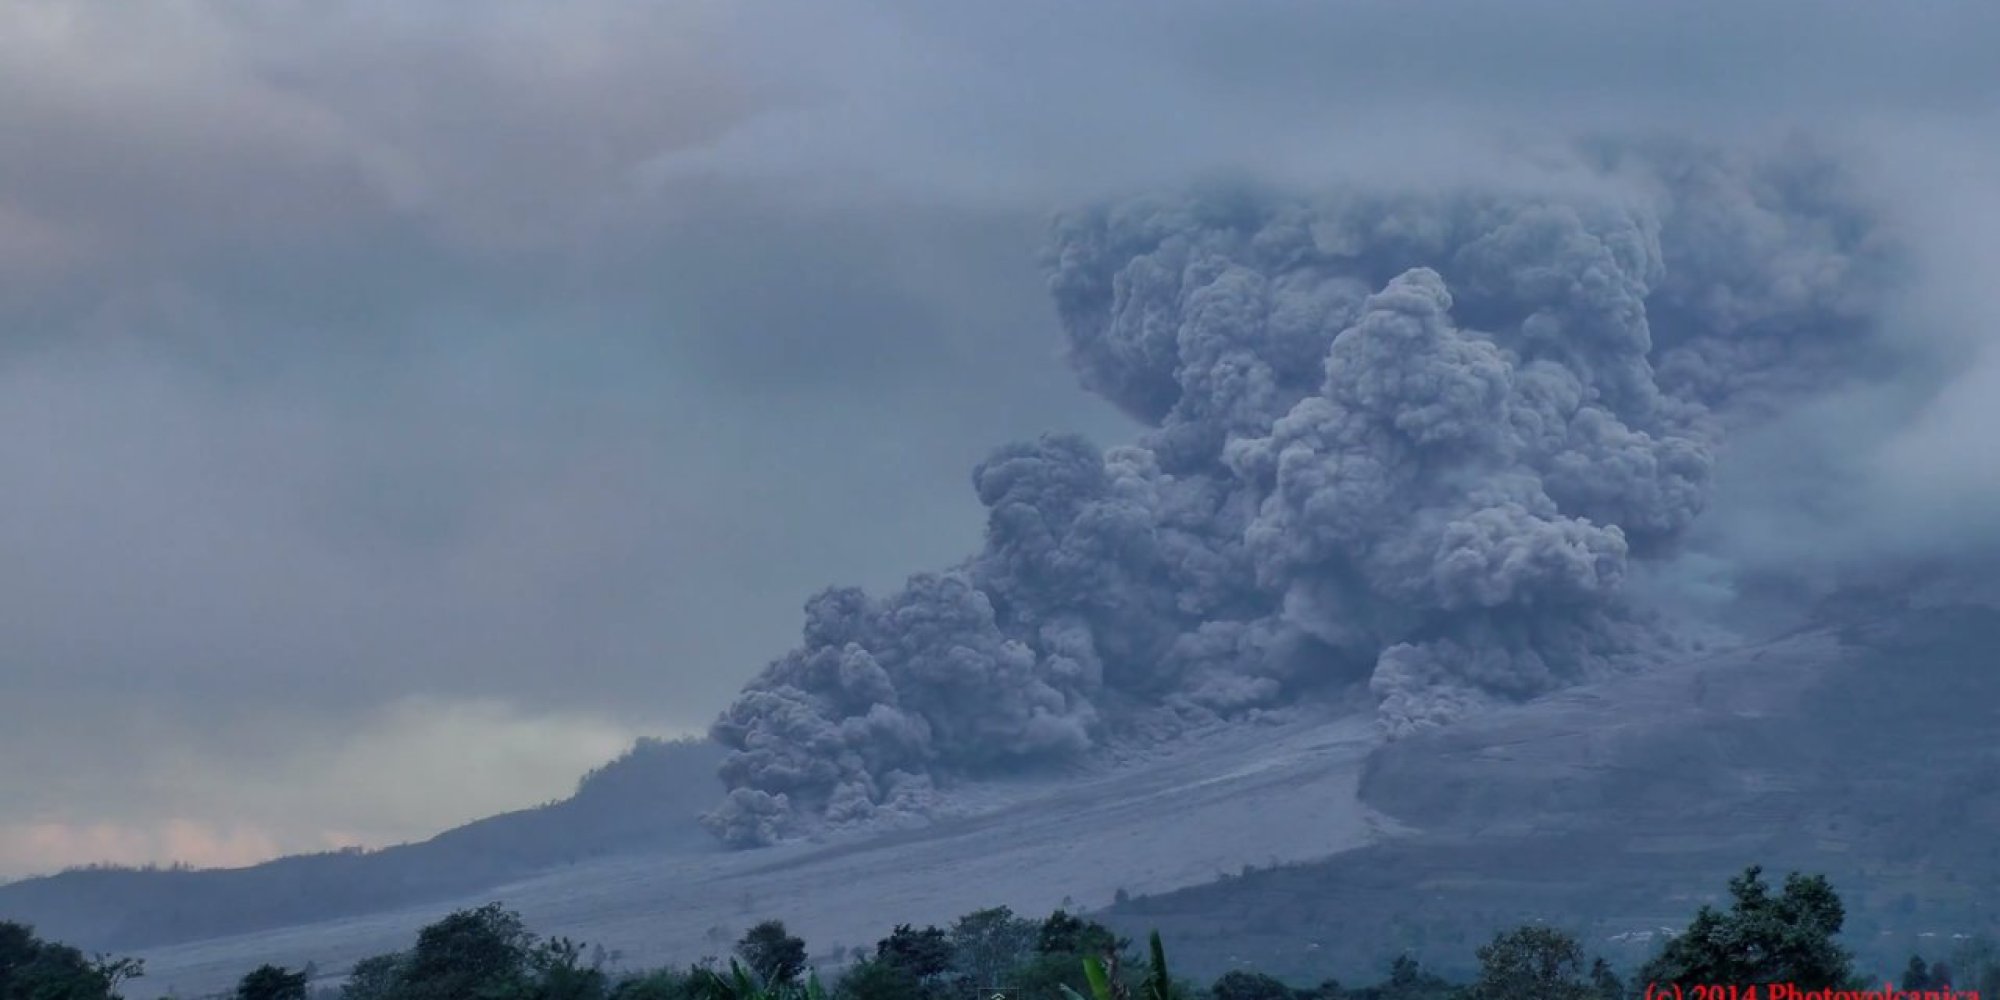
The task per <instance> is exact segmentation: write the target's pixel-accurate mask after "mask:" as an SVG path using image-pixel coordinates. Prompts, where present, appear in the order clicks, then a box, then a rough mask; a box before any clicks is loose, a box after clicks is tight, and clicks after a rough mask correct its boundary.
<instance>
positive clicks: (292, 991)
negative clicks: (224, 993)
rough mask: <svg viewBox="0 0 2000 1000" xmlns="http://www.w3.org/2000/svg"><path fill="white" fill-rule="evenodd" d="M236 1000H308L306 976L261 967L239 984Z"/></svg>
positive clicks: (275, 966) (279, 969)
mask: <svg viewBox="0 0 2000 1000" xmlns="http://www.w3.org/2000/svg"><path fill="white" fill-rule="evenodd" d="M236 1000H306V974H305V973H304V972H292V971H291V970H289V969H286V968H285V967H284V966H281V965H260V966H258V967H257V968H255V969H253V970H251V971H250V972H249V973H248V974H246V975H245V976H244V977H243V978H242V979H241V980H239V981H238V982H237V984H236Z"/></svg>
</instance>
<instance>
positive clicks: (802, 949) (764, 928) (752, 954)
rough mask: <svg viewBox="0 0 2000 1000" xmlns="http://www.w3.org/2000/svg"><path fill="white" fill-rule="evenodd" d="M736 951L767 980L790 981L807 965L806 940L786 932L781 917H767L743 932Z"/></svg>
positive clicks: (751, 969) (759, 977) (781, 982)
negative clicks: (771, 918)
mask: <svg viewBox="0 0 2000 1000" xmlns="http://www.w3.org/2000/svg"><path fill="white" fill-rule="evenodd" d="M736 954H737V955H738V956H739V957H740V958H742V959H743V962H744V964H745V965H747V966H749V971H750V972H751V973H753V974H754V975H756V977H757V978H758V979H760V980H762V981H764V982H766V983H770V984H773V985H779V984H785V983H790V982H792V981H793V980H796V979H797V978H798V977H799V973H801V972H804V971H805V968H806V943H805V941H803V940H801V939H799V938H797V937H793V936H792V935H791V934H789V933H787V932H786V931H785V923H784V921H782V920H766V921H764V922H763V923H761V924H758V925H757V926H755V927H752V928H750V929H749V930H747V931H744V932H743V937H742V938H741V939H740V940H738V941H737V942H736Z"/></svg>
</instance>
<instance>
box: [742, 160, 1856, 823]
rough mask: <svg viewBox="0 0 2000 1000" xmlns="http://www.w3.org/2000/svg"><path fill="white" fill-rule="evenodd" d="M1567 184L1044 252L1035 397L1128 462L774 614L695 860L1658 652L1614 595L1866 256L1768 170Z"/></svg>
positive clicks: (1637, 166) (1439, 708) (1669, 542)
mask: <svg viewBox="0 0 2000 1000" xmlns="http://www.w3.org/2000/svg"><path fill="white" fill-rule="evenodd" d="M1589 155H1590V156H1591V157H1592V158H1593V164H1594V171H1595V175H1596V176H1595V182H1594V183H1593V184H1591V185H1590V193H1586V194H1579V195H1551V194H1548V193H1546V192H1540V193H1519V192H1512V193H1510V192H1507V191H1458V192H1449V193H1426V194H1417V195H1397V196H1382V195H1374V194H1351V195H1345V196H1340V197H1331V198H1323V199H1285V198H1280V197H1276V196H1272V195H1268V194H1265V193H1262V192H1259V191H1255V190H1247V189H1240V188H1218V189H1214V190H1209V191H1204V192H1202V193H1200V194H1198V195H1196V196H1193V197H1190V198H1187V199H1185V200H1180V201H1171V202H1154V201H1141V202H1134V203H1128V204H1117V205H1110V206H1103V207H1098V208H1093V209H1091V210H1088V211H1083V212H1079V213H1076V214H1072V215H1067V216H1064V217H1062V218H1060V219H1059V220H1058V221H1057V223H1056V225H1055V227H1054V231H1053V239H1052V244H1051V247H1050V250H1049V254H1048V260H1049V267H1050V270H1051V277H1050V287H1051V289H1052V290H1053V292H1054V295H1055V300H1056V305H1057V308H1058V311H1059V313H1060V316H1061V318H1062V322H1063V326H1064V328H1065V330H1066V331H1067V334H1068V337H1069V341H1070V347H1071V357H1072V359H1073V362H1074V364H1075V366H1076V368H1077V370H1078V372H1079V374H1080V376H1081V379H1082V382H1083V384H1084V385H1085V386H1086V387H1088V388H1089V389H1091V390H1093V391H1096V392H1098V393H1101V394H1102V395H1104V396H1105V397H1106V398H1108V399H1110V400H1111V401H1112V402H1114V403H1116V404H1117V405H1118V406H1119V407H1120V408H1122V409H1123V410H1125V411H1126V412H1127V413H1129V414H1131V415H1132V416H1133V417H1135V418H1137V419H1138V420H1140V421H1142V422H1144V423H1145V424H1146V425H1147V426H1148V428H1149V429H1148V431H1147V432H1146V433H1145V434H1144V435H1143V436H1142V438H1141V440H1140V442H1139V443H1138V444H1136V445H1131V446H1126V447H1117V448H1112V449H1110V450H1108V451H1100V450H1099V449H1097V448H1096V447H1093V446H1092V445H1091V444H1089V443H1088V442H1085V441H1083V440H1081V439H1078V438H1075V437H1066V436H1051V437H1045V438H1043V439H1041V440H1039V441H1034V442H1029V443H1022V444H1015V445H1009V446H1007V447H1004V448H1001V449H1000V450H999V451H998V452H996V453H995V454H994V455H993V456H992V457H991V458H989V459H988V460H987V461H986V462H984V463H983V464H981V465H980V466H979V467H978V468H977V469H976V470H975V471H974V473H973V477H972V479H973V486H974V488H975V489H976V490H977V491H978V495H979V499H980V501H981V502H982V503H983V504H985V506H986V507H987V509H988V511H989V518H988V528H987V536H986V544H985V547H984V549H983V550H982V551H981V552H980V553H979V554H977V555H975V556H973V557H972V558H971V559H969V560H967V561H966V562H965V563H963V564H961V565H959V566H957V567H954V568H952V569H949V570H946V571H944V572H941V573H935V574H923V575H919V576H917V577H915V578H913V579H911V580H910V581H909V583H908V584H907V585H906V586H905V587H904V588H903V589H902V590H901V591H899V592H897V593H894V594H890V595H887V596H883V597H871V596H868V595H865V594H863V593H861V592H860V591H858V590H854V589H835V590H829V591H827V592H825V593H822V594H820V595H819V596H817V597H815V598H813V599H812V600H811V601H810V602H809V603H808V604H807V606H806V625H805V632H804V640H805V641H804V644H803V645H802V646H800V647H799V648H798V649H796V650H794V651H793V652H791V653H789V654H787V655H786V656H785V657H783V658H782V659H780V660H778V661H777V662H775V663H773V664H771V665H770V667H769V668H768V669H767V670H766V671H765V672H764V673H763V674H762V675H761V676H760V677H759V678H758V679H757V680H756V681H755V682H754V683H753V684H751V685H750V687H749V688H748V689H747V690H746V691H745V692H744V694H743V695H742V696H741V697H740V699H739V700H738V701H737V702H736V703H735V704H734V705H732V706H731V707H730V708H729V709H728V710H727V711H726V712H725V713H724V714H723V716H722V718H721V719H720V720H719V721H718V722H717V723H716V725H715V728H714V735H715V736H716V738H717V739H718V740H720V741H721V742H723V743H724V744H725V745H727V746H729V747H730V748H732V749H733V750H734V751H735V752H734V754H733V755H732V756H731V757H730V759H729V761H728V763H727V764H726V765H725V767H724V769H723V776H724V778H725V780H726V781H727V782H728V784H729V785H730V786H731V788H732V791H731V793H730V795H729V797H728V799H727V800H726V801H725V802H724V803H723V804H722V806H721V807H719V808H718V809H717V810H716V811H715V812H714V813H713V814H711V815H710V817H709V818H708V821H709V823H710V825H711V827H712V828H713V829H714V830H715V831H716V832H717V833H718V834H720V835H721V836H722V837H724V838H725V839H727V840H729V841H731V842H735V843H759V842H768V841H770V840H773V839H776V838H781V837H783V836H785V835H787V834H789V833H792V832H795V831H797V830H799V829H802V828H805V827H810V826H812V825H814V824H816V823H821V822H831V823H847V822H855V821H863V820H868V819H871V818H875V817H878V816H880V815H882V814H884V813H905V812H922V811H923V810H924V809H925V808H927V806H928V805H929V804H930V802H931V801H932V798H933V796H934V795H935V794H936V791H935V786H934V782H935V781H937V780H939V779H948V778H950V777H952V776H957V775H972V774H978V773H981V772H983V771H991V770H997V769H1001V768H1015V767H1019V766H1021V765H1023V764H1029V763H1033V762H1046V761H1058V760H1062V759H1065V758H1072V757H1075V756H1076V755H1078V754H1080V753H1082V752H1084V751H1086V750H1088V749H1089V748H1091V747H1092V746H1093V745H1095V744H1097V743H1099V742H1100V741H1102V740H1104V739H1105V738H1106V737H1107V736H1108V735H1111V734H1114V733H1117V732H1119V731H1120V730H1121V728H1125V727H1135V726H1141V725H1144V726H1157V725H1159V724H1161V722H1162V721H1163V720H1167V721H1168V722H1169V723H1170V722H1171V720H1174V719H1180V720H1187V719H1208V718H1215V717H1232V716H1236V715H1239V714H1244V713H1250V712H1255V711H1258V710H1263V709H1269V708H1273V707H1278V706H1282V705H1285V704H1287V703H1290V702H1294V701H1296V700H1298V699H1300V698H1304V697H1311V696H1315V695H1319V696H1338V695H1340V694H1342V693H1343V692H1347V691H1351V690H1353V689H1354V687H1355V686H1356V685H1360V684H1365V685H1366V688H1367V690H1368V691H1370V692H1372V694H1373V696H1374V698H1375V699H1376V701H1377V703H1378V704H1379V706H1380V717H1381V720H1382V724H1383V726H1384V727H1385V728H1386V729H1387V730H1388V731H1389V732H1390V733H1391V734H1395V733H1400V732H1403V731H1407V730H1408V729H1410V728H1413V727H1419V726H1423V725H1426V724H1429V723H1435V722H1440V721H1444V720H1448V719H1450V718H1451V717H1453V716H1454V715H1457V714H1459V713H1462V712H1464V711H1466V710H1467V709H1468V708H1470V707H1473V706H1476V705H1478V704H1481V703H1483V702H1487V701H1491V700H1494V699H1509V698H1521V697H1526V696H1530V695H1534V694H1537V693H1540V692H1544V691H1547V690H1549V689H1551V688H1554V687H1556V686H1559V685H1562V684H1565V683H1568V682H1572V681H1575V680H1577V679H1579V678H1583V677H1586V676H1589V675H1591V674H1592V673H1594V672H1597V671H1600V670H1604V669H1607V668H1609V667H1611V666H1613V665H1616V664H1617V663H1618V662H1619V661H1620V660H1621V659H1627V658H1634V657H1642V656H1644V655H1646V654H1648V653H1649V652H1657V651H1659V650H1660V649H1662V648H1663V646H1664V644H1666V643H1668V642H1670V639H1669V637H1668V636H1666V635H1665V634H1664V633H1663V631H1662V629H1660V628H1659V627H1658V626H1656V625H1654V624H1652V623H1651V622H1650V621H1649V619H1648V618H1647V617H1646V615H1644V614H1643V613H1642V612H1641V611H1639V610H1637V609H1635V608H1633V607H1631V606H1630V605H1629V604H1628V602H1627V601H1625V600H1624V599H1623V598H1622V597H1621V583H1622V582H1623V581H1624V580H1625V579H1626V577H1627V575H1628V573H1629V572H1630V570H1631V568H1632V566H1633V564H1634V561H1635V560H1640V559H1650V558H1660V557H1663V556H1666V555H1668V554H1670V553H1671V552H1672V551H1673V549H1674V546H1675V543H1676V540H1677V539H1678V538H1679V537H1680V536H1681V535H1682V534H1683V533H1684V532H1685V531H1686V529H1687V528H1688V526H1689V524H1690V523H1691V522H1693V521H1694V520H1695V518H1696V517H1697V516H1698V515H1700V513H1701V511H1702V508H1703V504H1704V498H1705V496H1706V493H1707V491H1708V487H1709V482H1710V478H1711V467H1712V465H1713V461H1714V457H1715V455H1716V451H1717V448H1718V446H1719V445H1720V443H1721V440H1722V437H1723V435H1724V434H1725V429H1726V428H1728V427H1730V426H1733V423H1734V422H1735V421H1737V420H1740V419H1752V417H1745V416H1742V414H1745V413H1752V412H1754V411H1760V410H1761V411H1764V412H1768V411H1769V410H1770V409H1771V408H1773V407H1776V406H1781V405H1783V401H1784V400H1785V399H1787V398H1792V397H1794V396H1796V394H1797V393H1798V392H1800V391H1801V390H1803V389H1809V388H1810V387H1812V386H1815V385H1820V384H1823V383H1825V382H1826V380H1827V379H1828V378H1829V377H1831V376H1832V375H1833V374H1835V367H1836V362H1837V361H1839V360H1840V359H1841V358H1843V357H1844V356H1851V355H1852V353H1853V349H1854V348H1855V346H1856V344H1857V343H1858V342H1859V341H1860V339H1861V338H1862V337H1863V336H1864V334H1865V331H1866V329H1867V326H1868V321H1869V316H1870V310H1871V309H1872V308H1873V305H1874V303H1875V301H1876V292H1877V291H1878V289H1879V280H1878V277H1877V276H1878V275H1879V273H1880V271H1881V270H1882V269H1881V267H1880V266H1879V263H1880V258H1881V257H1882V254H1881V252H1880V251H1879V250H1878V249H1877V248H1876V247H1875V246H1874V245H1873V243H1872V242H1871V238H1870V237H1869V228H1868V227H1867V226H1866V225H1865V224H1864V221H1863V217H1862V215H1861V214H1860V213H1858V212H1857V211H1856V210H1854V209H1853V208H1852V207H1850V206H1849V204H1848V203H1847V202H1846V201H1845V200H1844V199H1843V198H1842V197H1840V194H1839V189H1838V187H1837V186H1836V183H1835V178H1834V177H1833V176H1832V175H1831V174H1830V173H1829V172H1828V171H1826V170H1825V169H1824V167H1823V165H1822V164H1820V163H1818V162H1816V161H1812V162H1808V160H1807V158H1805V157H1801V156H1797V155H1786V156H1783V157H1779V158H1776V159H1773V160H1768V161H1759V162H1749V161H1741V160H1733V159H1725V158H1719V157H1717V156H1714V155H1713V154H1709V153H1698V152H1690V151H1685V150H1666V151H1659V150H1654V151H1652V152H1650V153H1648V154H1647V155H1645V156H1640V155H1637V154H1634V153H1632V152H1630V151H1629V150H1628V151H1620V150H1616V149H1612V150H1608V151H1607V150H1597V151H1593V152H1592V153H1591V154H1589ZM1607 192H1615V194H1614V193H1607ZM1843 352H1845V353H1843Z"/></svg>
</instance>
